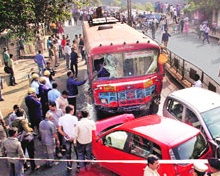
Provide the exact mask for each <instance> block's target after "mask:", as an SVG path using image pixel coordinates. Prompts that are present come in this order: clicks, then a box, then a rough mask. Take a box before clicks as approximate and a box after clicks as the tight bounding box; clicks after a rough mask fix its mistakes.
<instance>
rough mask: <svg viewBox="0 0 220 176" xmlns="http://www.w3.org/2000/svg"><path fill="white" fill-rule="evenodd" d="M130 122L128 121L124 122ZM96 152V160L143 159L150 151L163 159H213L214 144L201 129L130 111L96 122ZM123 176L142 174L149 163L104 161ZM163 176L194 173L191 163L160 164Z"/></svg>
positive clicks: (183, 175)
mask: <svg viewBox="0 0 220 176" xmlns="http://www.w3.org/2000/svg"><path fill="white" fill-rule="evenodd" d="M125 121H127V122H125ZM96 127H97V130H96V132H94V133H93V154H94V156H95V157H96V159H97V160H143V161H146V159H147V157H148V156H149V155H150V154H154V155H156V156H158V157H159V159H163V160H184V159H200V158H210V157H211V155H212V151H211V147H210V146H209V144H208V142H207V140H206V139H205V137H204V136H203V135H202V133H201V131H200V130H198V129H196V128H194V127H191V126H189V125H186V124H184V123H181V122H178V121H176V120H173V119H170V118H165V117H161V116H158V115H151V116H145V117H141V118H138V119H135V118H134V116H133V115H131V114H124V115H120V116H115V117H111V118H108V119H104V120H101V121H97V122H96ZM101 165H102V166H103V167H105V168H107V169H109V170H111V171H113V172H114V173H116V174H119V175H122V176H134V175H135V176H143V173H144V170H143V169H144V168H145V167H146V164H140V163H101ZM158 172H159V174H160V175H161V176H165V175H166V176H177V175H178V176H191V175H192V164H161V165H160V168H159V170H158Z"/></svg>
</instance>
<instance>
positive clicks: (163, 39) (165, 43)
mask: <svg viewBox="0 0 220 176" xmlns="http://www.w3.org/2000/svg"><path fill="white" fill-rule="evenodd" d="M169 37H171V35H170V34H169V33H168V32H167V30H165V33H163V36H162V43H163V44H164V46H165V47H167V43H168V41H169Z"/></svg>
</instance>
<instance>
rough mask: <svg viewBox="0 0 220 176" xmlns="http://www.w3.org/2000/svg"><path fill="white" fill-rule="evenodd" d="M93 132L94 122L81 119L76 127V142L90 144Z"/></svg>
mask: <svg viewBox="0 0 220 176" xmlns="http://www.w3.org/2000/svg"><path fill="white" fill-rule="evenodd" d="M93 130H96V126H95V122H94V121H92V120H89V119H88V118H82V119H81V120H80V121H79V122H78V124H77V127H76V135H77V137H76V138H77V141H78V142H79V143H80V144H89V143H91V142H92V131H93Z"/></svg>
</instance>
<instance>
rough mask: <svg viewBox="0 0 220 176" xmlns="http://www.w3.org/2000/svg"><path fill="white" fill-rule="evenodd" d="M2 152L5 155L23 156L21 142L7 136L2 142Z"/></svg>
mask: <svg viewBox="0 0 220 176" xmlns="http://www.w3.org/2000/svg"><path fill="white" fill-rule="evenodd" d="M1 149H2V153H3V154H5V155H6V156H7V157H11V158H13V157H20V158H24V157H25V156H24V153H23V150H22V148H21V143H20V142H19V141H18V140H17V139H16V138H12V137H9V138H8V139H6V140H4V141H3V142H2V147H1ZM9 162H11V163H15V162H16V160H9Z"/></svg>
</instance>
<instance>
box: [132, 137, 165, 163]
mask: <svg viewBox="0 0 220 176" xmlns="http://www.w3.org/2000/svg"><path fill="white" fill-rule="evenodd" d="M130 153H131V154H133V155H136V156H138V157H141V158H145V159H147V157H148V156H149V155H150V154H152V153H153V154H155V155H157V156H158V157H159V158H161V157H162V155H161V149H160V147H159V146H158V145H157V144H154V143H153V142H151V141H149V140H148V139H146V138H144V137H142V136H139V135H136V134H133V136H132V140H131V141H130Z"/></svg>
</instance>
